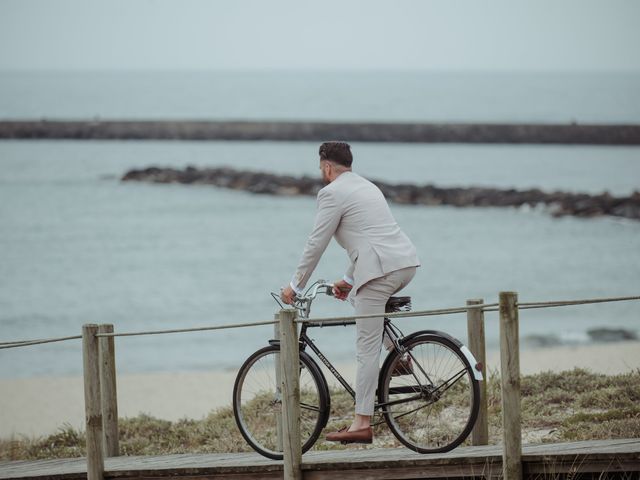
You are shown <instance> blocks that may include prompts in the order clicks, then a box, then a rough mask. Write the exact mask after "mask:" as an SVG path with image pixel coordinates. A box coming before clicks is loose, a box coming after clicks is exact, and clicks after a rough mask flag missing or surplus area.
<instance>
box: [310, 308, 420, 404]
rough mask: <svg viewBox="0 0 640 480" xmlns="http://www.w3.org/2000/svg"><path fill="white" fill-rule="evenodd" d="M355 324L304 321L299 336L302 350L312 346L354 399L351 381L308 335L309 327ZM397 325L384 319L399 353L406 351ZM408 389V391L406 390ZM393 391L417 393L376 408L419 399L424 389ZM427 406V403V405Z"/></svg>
mask: <svg viewBox="0 0 640 480" xmlns="http://www.w3.org/2000/svg"><path fill="white" fill-rule="evenodd" d="M352 324H355V322H353V321H351V322H344V323H338V324H335V323H334V324H314V323H306V322H305V323H303V324H302V327H301V328H300V337H299V342H300V350H301V351H304V350H305V348H306V347H307V346H309V347H310V348H311V350H313V352H314V353H315V354H316V355H317V357H318V358H319V359H320V360H321V361H322V363H324V365H325V366H326V367H327V368H328V369H329V371H330V372H331V374H332V375H333V376H334V377H335V378H336V380H338V382H340V384H341V385H342V386H343V387H344V389H345V390H346V391H347V392H348V393H349V395H351V397H352V398H353V399H354V401H355V398H356V392H355V391H354V390H353V388H351V385H349V383H347V381H346V380H345V379H344V378H343V377H342V375H340V372H338V370H336V368H335V367H334V366H333V364H332V363H331V362H330V361H329V359H328V358H327V357H325V356H324V354H323V353H322V352H321V351H320V349H319V348H318V347H317V346H316V344H315V343H313V340H311V338H309V336H308V335H307V328H309V327H329V326H330V327H335V326H343V325H345V326H346V325H352ZM396 330H397V329H396V327H395V326H393V325H392V324H391V322H390V321H389V319H388V318H385V319H384V331H385V332H386V333H387V335H389V338H390V339H391V340H392V342H393V347H394V348H395V349H396V350H397V351H398V352H399V353H401V354H402V353H404V349H403V348H402V346H401V345H400V344H399V342H398V339H399V335H398V333H399V332H398V331H396ZM405 390H406V391H405ZM393 393H415V394H416V396H415V397H409V398H403V399H399V400H394V401H391V402H386V403H376V404H375V406H374V408H375V409H376V410H377V409H380V408H383V407H388V406H391V405H397V404H399V403H407V402H411V401H413V400H417V399H419V398H421V396H422V391H421V389H418V390H417V391H416V389H415V388H414V387H397V388H395V389H394V392H393ZM425 406H426V405H425Z"/></svg>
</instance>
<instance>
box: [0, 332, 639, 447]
mask: <svg viewBox="0 0 640 480" xmlns="http://www.w3.org/2000/svg"><path fill="white" fill-rule="evenodd" d="M499 357H500V355H499V352H498V351H489V352H487V366H488V368H489V370H490V371H491V370H496V371H499V366H500V361H499ZM520 364H521V372H522V373H523V374H532V373H537V372H542V371H547V370H552V371H562V370H570V369H573V368H575V367H581V368H586V369H589V370H591V371H593V372H599V373H605V374H616V373H623V372H629V371H632V370H636V369H640V342H632V341H630V342H620V343H611V344H595V345H580V346H562V347H553V348H536V349H533V348H531V349H523V350H522V351H521V356H520ZM337 367H338V370H339V371H340V372H341V373H342V374H343V375H344V376H345V378H347V379H348V380H349V381H351V382H352V381H353V378H354V377H355V368H354V366H353V365H337ZM235 375H236V372H235V371H222V372H184V373H150V374H122V375H119V376H118V380H117V381H118V385H117V388H118V412H119V416H120V417H133V416H137V415H138V414H140V413H146V414H149V415H152V416H154V417H158V418H162V419H166V420H178V419H180V418H194V419H199V418H202V417H204V416H206V415H207V414H208V413H209V412H210V411H211V410H213V409H216V408H219V407H225V406H231V396H232V391H233V382H234V380H235ZM329 377H330V376H329V375H327V378H328V379H329ZM331 378H332V377H331ZM0 391H1V392H2V395H0V437H1V438H5V439H6V438H11V437H12V436H13V437H20V436H38V435H46V434H50V433H54V432H55V431H56V430H57V429H58V428H60V427H61V426H63V425H64V424H68V425H71V426H72V427H75V428H83V427H84V393H83V385H82V378H81V377H50V378H27V379H2V380H0Z"/></svg>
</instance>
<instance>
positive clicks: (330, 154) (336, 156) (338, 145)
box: [319, 142, 353, 168]
mask: <svg viewBox="0 0 640 480" xmlns="http://www.w3.org/2000/svg"><path fill="white" fill-rule="evenodd" d="M319 153H320V160H330V161H332V162H335V163H337V164H339V165H342V166H344V167H347V168H351V163H353V155H351V146H350V145H349V144H348V143H347V142H324V143H323V144H322V145H320V152H319Z"/></svg>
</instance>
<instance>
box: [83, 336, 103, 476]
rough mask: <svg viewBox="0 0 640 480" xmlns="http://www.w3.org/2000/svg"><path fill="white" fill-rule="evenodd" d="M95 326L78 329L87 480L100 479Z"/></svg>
mask: <svg viewBox="0 0 640 480" xmlns="http://www.w3.org/2000/svg"><path fill="white" fill-rule="evenodd" d="M96 333H98V325H94V324H88V325H83V326H82V364H83V372H84V410H85V421H86V436H87V480H103V479H104V450H103V444H102V440H103V439H102V401H101V399H100V358H99V357H100V355H99V353H98V337H96Z"/></svg>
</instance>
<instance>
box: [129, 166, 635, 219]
mask: <svg viewBox="0 0 640 480" xmlns="http://www.w3.org/2000/svg"><path fill="white" fill-rule="evenodd" d="M122 181H143V182H154V183H184V184H205V185H214V186H216V187H222V188H230V189H234V190H244V191H247V192H251V193H259V194H269V195H313V196H315V195H316V194H317V193H318V190H320V189H321V188H322V186H323V184H322V181H321V180H320V179H319V178H317V177H307V176H303V177H293V176H289V175H276V174H272V173H264V172H255V171H243V170H235V169H232V168H226V167H225V168H201V169H198V168H195V167H192V166H189V167H186V168H185V169H184V170H178V169H173V168H158V167H149V168H145V169H141V170H130V171H128V172H127V173H125V175H124V176H123V177H122ZM372 181H373V183H375V184H376V185H377V186H378V187H379V188H380V190H381V191H382V192H383V193H384V195H385V197H387V199H389V200H390V201H392V202H396V203H401V204H411V205H452V206H455V207H523V206H529V207H536V206H538V205H542V206H545V207H546V208H547V209H548V211H549V212H550V213H551V215H553V216H554V217H562V216H566V215H573V216H577V217H598V216H602V215H610V216H614V217H622V218H628V219H632V220H640V191H635V192H634V193H633V194H632V195H630V196H628V197H614V196H612V195H610V194H609V193H608V192H605V193H602V194H600V195H589V194H586V193H570V192H561V191H556V192H550V193H547V192H543V191H542V190H539V189H535V188H534V189H529V190H515V189H497V188H485V187H469V188H443V187H436V186H435V185H414V184H406V183H405V184H390V183H386V182H381V181H377V180H372Z"/></svg>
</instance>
